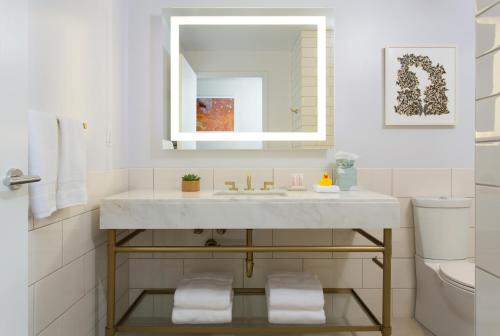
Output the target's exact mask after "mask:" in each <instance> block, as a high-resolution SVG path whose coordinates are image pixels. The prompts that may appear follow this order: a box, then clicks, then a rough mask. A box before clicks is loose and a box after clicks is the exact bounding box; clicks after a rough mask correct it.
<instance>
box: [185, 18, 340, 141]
mask: <svg viewBox="0 0 500 336" xmlns="http://www.w3.org/2000/svg"><path fill="white" fill-rule="evenodd" d="M332 39H333V36H332V31H331V29H328V30H327V40H328V41H327V42H326V45H327V55H326V57H327V62H326V65H327V68H326V69H325V72H326V74H327V91H328V93H327V95H326V100H327V113H326V116H327V122H326V129H327V136H326V141H295V142H290V141H285V142H283V141H180V142H178V143H177V148H178V149H184V150H187V149H191V150H192V149H253V150H261V149H304V148H329V147H331V145H332V142H333V135H332V133H333V125H332V119H333V113H332V112H333V107H332V105H333V99H332V96H333V94H332V92H331V91H332V85H331V81H332V65H333V61H332V60H331V58H332V55H331V49H332ZM316 47H317V27H316V26H315V25H197V24H191V25H180V26H179V94H180V97H179V130H180V131H181V132H200V133H201V132H235V133H238V132H259V133H260V132H313V133H314V132H318V117H317V114H318V111H317V96H318V90H317V83H318V82H317V81H318V78H317V73H318V69H317V66H318V64H317V63H318V62H317V48H316Z"/></svg>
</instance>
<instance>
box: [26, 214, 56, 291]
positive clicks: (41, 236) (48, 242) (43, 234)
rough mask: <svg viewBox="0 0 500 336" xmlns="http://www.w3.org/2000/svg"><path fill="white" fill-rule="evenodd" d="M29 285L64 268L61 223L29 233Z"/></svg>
mask: <svg viewBox="0 0 500 336" xmlns="http://www.w3.org/2000/svg"><path fill="white" fill-rule="evenodd" d="M28 250H29V267H28V273H29V275H28V277H29V283H30V284H32V283H33V282H35V281H36V280H38V279H41V278H43V277H44V276H46V275H48V274H50V273H52V272H54V271H55V270H57V269H58V268H60V267H61V266H62V224H61V222H58V223H55V224H53V225H49V226H46V227H42V228H41V229H39V230H34V231H30V232H28Z"/></svg>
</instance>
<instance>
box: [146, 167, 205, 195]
mask: <svg viewBox="0 0 500 336" xmlns="http://www.w3.org/2000/svg"><path fill="white" fill-rule="evenodd" d="M185 174H196V175H198V176H200V177H201V180H200V189H201V190H212V189H213V186H214V181H213V178H214V173H213V169H212V168H155V169H154V189H155V190H168V189H170V190H180V189H181V180H182V176H183V175H185ZM144 178H147V177H144Z"/></svg>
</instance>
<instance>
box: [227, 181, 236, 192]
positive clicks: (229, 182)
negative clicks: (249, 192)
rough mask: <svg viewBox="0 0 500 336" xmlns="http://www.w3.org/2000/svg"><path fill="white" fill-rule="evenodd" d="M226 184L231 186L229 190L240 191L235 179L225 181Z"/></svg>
mask: <svg viewBox="0 0 500 336" xmlns="http://www.w3.org/2000/svg"><path fill="white" fill-rule="evenodd" d="M224 184H225V185H226V186H228V187H229V190H231V191H238V188H236V182H234V181H226V182H224Z"/></svg>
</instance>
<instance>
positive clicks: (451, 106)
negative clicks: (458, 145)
mask: <svg viewBox="0 0 500 336" xmlns="http://www.w3.org/2000/svg"><path fill="white" fill-rule="evenodd" d="M456 72H457V70H456V47H454V46H436V47H435V46H433V47H387V48H386V49H385V124H386V125H389V126H395V125H400V126H435V125H438V126H452V125H455V124H456V76H457V74H456Z"/></svg>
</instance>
